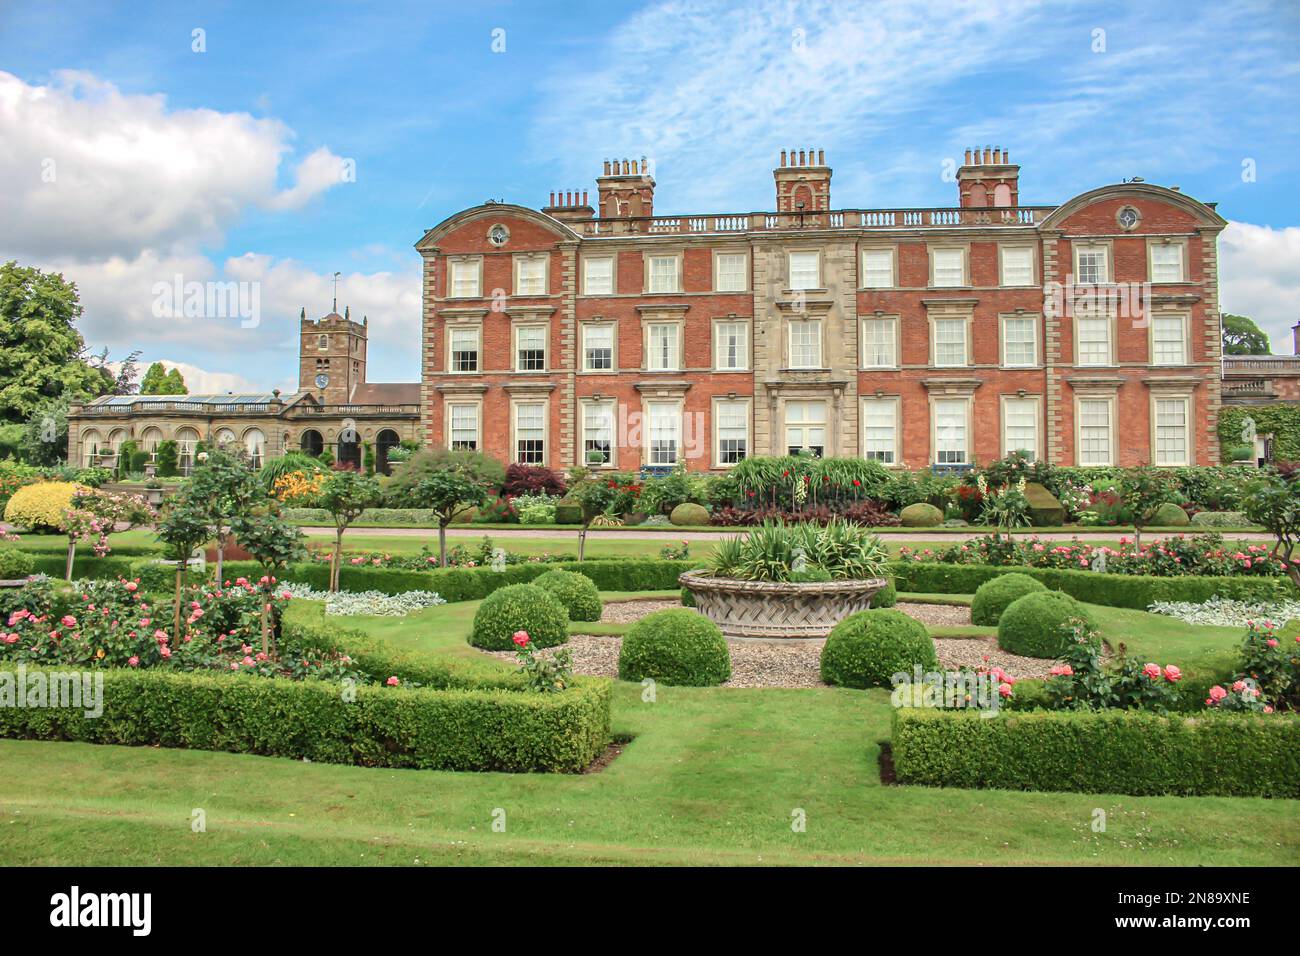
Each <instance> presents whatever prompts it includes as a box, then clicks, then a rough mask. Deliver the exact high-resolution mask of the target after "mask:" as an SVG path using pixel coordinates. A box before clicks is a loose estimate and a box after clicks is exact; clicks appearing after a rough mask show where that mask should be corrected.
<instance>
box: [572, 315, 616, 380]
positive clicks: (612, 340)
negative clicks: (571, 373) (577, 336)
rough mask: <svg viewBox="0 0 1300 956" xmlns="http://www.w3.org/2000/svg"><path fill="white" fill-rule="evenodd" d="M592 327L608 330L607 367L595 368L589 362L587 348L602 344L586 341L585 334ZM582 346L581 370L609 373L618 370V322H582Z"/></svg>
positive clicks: (592, 328)
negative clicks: (592, 344)
mask: <svg viewBox="0 0 1300 956" xmlns="http://www.w3.org/2000/svg"><path fill="white" fill-rule="evenodd" d="M594 329H607V330H608V331H609V368H595V367H593V366H592V365H591V363H590V356H589V355H588V354H587V350H588V349H589V348H593V347H595V348H602V347H603V346H591V345H590V344H588V342H587V335H588V333H590V332H591V331H592V330H594ZM581 339H582V342H581V347H582V370H583V371H584V372H596V373H598V374H601V373H609V372H616V371H617V370H618V324H617V323H615V322H583V323H582V334H581Z"/></svg>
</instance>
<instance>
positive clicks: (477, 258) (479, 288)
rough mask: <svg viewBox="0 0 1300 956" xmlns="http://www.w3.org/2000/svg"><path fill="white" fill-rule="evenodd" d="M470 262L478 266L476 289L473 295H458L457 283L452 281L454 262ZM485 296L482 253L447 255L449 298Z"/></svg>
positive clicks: (447, 295) (447, 296)
mask: <svg viewBox="0 0 1300 956" xmlns="http://www.w3.org/2000/svg"><path fill="white" fill-rule="evenodd" d="M453 263H469V264H471V265H475V266H477V268H478V276H477V278H476V279H475V291H474V294H473V295H457V294H456V287H455V283H453V282H452V275H451V273H452V264H453ZM482 296H483V257H482V256H481V255H464V256H459V255H457V256H447V294H446V296H445V298H448V299H477V298H482Z"/></svg>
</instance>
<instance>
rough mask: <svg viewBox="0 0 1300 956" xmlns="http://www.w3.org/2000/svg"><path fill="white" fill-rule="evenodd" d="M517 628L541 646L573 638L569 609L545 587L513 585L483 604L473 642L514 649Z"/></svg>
mask: <svg viewBox="0 0 1300 956" xmlns="http://www.w3.org/2000/svg"><path fill="white" fill-rule="evenodd" d="M516 631H527V632H528V636H529V637H531V638H532V639H533V643H534V644H536V645H537V646H538V647H555V646H556V645H557V644H563V643H564V642H565V641H567V640H568V639H569V612H568V611H566V610H565V609H564V605H563V604H561V603H560V599H559V598H557V597H555V595H553V594H552V593H551V592H550V591H547V590H545V589H544V588H539V587H537V585H535V584H511V585H508V586H506V587H503V588H500V589H499V590H496V591H493V592H492V593H491V594H490V595H488V597H487V598H486V599H485V600H484V601H483V603H482V604H481V605H479V609H478V613H476V614H475V615H474V630H473V633H471V634H470V638H469V642H470V643H471V644H473V645H474V646H475V647H481V648H483V649H484V650H488V651H508V650H514V646H515V645H514V643H513V642H512V641H511V637H513V636H514V633H515V632H516Z"/></svg>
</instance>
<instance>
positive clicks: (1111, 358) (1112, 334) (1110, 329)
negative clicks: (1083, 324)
mask: <svg viewBox="0 0 1300 956" xmlns="http://www.w3.org/2000/svg"><path fill="white" fill-rule="evenodd" d="M1080 319H1106V320H1107V328H1106V345H1107V351H1108V353H1109V354H1108V355H1107V360H1106V361H1105V362H1096V363H1092V362H1080V361H1079V320H1080ZM1118 325H1119V319H1118V317H1117V316H1116V315H1115V313H1114V312H1113V311H1109V310H1108V311H1106V312H1103V313H1092V312H1087V313H1083V314H1079V313H1076V314H1075V315H1073V316H1071V317H1070V334H1071V336H1072V337H1073V339H1074V355H1073V358H1074V361H1073V362H1072V363H1071V364H1072V365H1074V366H1075V367H1076V368H1115V367H1116V366H1118V365H1119V362H1118V360H1117V358H1116V354H1117V351H1118V349H1117V348H1116V342H1115V338H1116V335H1117V334H1118V331H1119V330H1118Z"/></svg>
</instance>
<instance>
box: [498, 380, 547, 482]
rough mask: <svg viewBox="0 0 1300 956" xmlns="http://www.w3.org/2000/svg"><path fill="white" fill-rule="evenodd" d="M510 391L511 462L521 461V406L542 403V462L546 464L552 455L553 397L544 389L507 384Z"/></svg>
mask: <svg viewBox="0 0 1300 956" xmlns="http://www.w3.org/2000/svg"><path fill="white" fill-rule="evenodd" d="M507 391H509V392H510V449H509V451H510V461H509V462H508V464H510V463H515V462H518V461H519V435H518V432H519V406H521V405H541V406H542V464H543V465H545V464H546V463H547V462H548V461H549V460H550V456H551V399H550V396H549V395H547V394H546V393H545V392H543V391H535V390H527V389H517V388H515V389H512V388H509V387H508V386H507Z"/></svg>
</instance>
